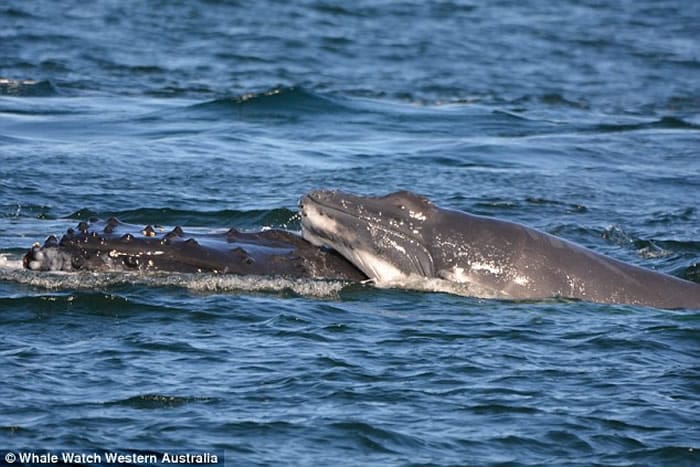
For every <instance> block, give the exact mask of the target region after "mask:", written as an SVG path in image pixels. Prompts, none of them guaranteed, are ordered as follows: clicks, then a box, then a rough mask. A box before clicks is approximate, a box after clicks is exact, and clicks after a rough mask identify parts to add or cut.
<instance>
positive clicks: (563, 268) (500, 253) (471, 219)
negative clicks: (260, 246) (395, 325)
mask: <svg viewBox="0 0 700 467" xmlns="http://www.w3.org/2000/svg"><path fill="white" fill-rule="evenodd" d="M300 209H301V214H302V236H303V237H304V238H305V239H306V240H308V241H310V242H311V243H313V244H315V245H318V246H322V245H323V246H328V247H331V248H333V249H335V250H336V251H338V252H339V253H340V254H341V255H343V256H344V257H345V258H347V259H348V260H349V261H350V262H352V263H353V264H355V265H356V266H357V267H358V268H359V269H360V270H362V271H363V272H364V273H365V274H366V275H367V276H368V277H369V278H371V279H373V280H374V281H375V282H376V283H377V284H378V285H382V284H385V285H387V286H396V285H399V286H401V285H402V284H406V283H409V284H411V283H415V279H416V278H418V279H420V278H430V279H442V280H446V281H448V282H451V283H457V284H460V285H463V286H464V287H466V289H467V290H468V292H469V295H473V296H477V297H485V298H502V299H519V300H522V299H546V298H555V297H559V298H571V299H579V300H585V301H591V302H600V303H619V304H634V305H645V306H653V307H657V308H699V309H700V284H697V283H694V282H690V281H686V280H683V279H679V278H677V277H673V276H670V275H667V274H662V273H658V272H654V271H651V270H648V269H644V268H641V267H637V266H633V265H631V264H627V263H624V262H622V261H618V260H615V259H612V258H608V257H606V256H603V255H601V254H598V253H595V252H593V251H591V250H589V249H586V248H583V247H581V246H578V245H576V244H574V243H571V242H569V241H566V240H563V239H560V238H558V237H555V236H553V235H549V234H547V233H544V232H540V231H538V230H535V229H532V228H529V227H526V226H524V225H520V224H517V223H513V222H507V221H503V220H498V219H493V218H489V217H483V216H475V215H471V214H467V213H465V212H461V211H455V210H450V209H441V208H439V207H437V206H435V205H434V204H433V203H431V202H430V201H428V200H427V199H426V198H423V197H421V196H419V195H416V194H414V193H411V192H397V193H393V194H390V195H387V196H382V197H370V196H357V195H352V194H349V193H343V192H339V191H326V190H319V191H314V192H312V193H309V194H308V195H306V196H304V197H303V198H302V199H301V201H300Z"/></svg>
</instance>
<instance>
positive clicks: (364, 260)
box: [340, 249, 408, 284]
mask: <svg viewBox="0 0 700 467" xmlns="http://www.w3.org/2000/svg"><path fill="white" fill-rule="evenodd" d="M343 250H344V251H341V252H340V253H341V254H342V255H343V256H345V257H346V258H352V259H351V260H350V262H351V263H353V264H355V265H356V266H357V267H358V268H359V269H360V270H361V271H362V272H364V273H365V274H367V276H368V277H370V278H371V279H374V280H375V282H376V283H377V284H382V283H387V282H396V281H402V280H405V279H406V278H407V277H408V276H407V275H406V274H404V273H403V272H401V270H400V269H399V268H397V267H396V266H394V265H393V264H391V263H389V262H388V261H385V260H383V259H381V258H380V257H378V256H377V255H374V254H372V253H370V252H368V251H365V250H352V251H350V250H347V249H343Z"/></svg>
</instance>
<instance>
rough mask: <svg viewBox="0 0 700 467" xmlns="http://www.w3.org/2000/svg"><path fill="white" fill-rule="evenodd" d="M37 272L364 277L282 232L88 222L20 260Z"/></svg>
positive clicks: (339, 259) (325, 251)
mask: <svg viewBox="0 0 700 467" xmlns="http://www.w3.org/2000/svg"><path fill="white" fill-rule="evenodd" d="M23 264H24V267H25V268H27V269H31V270H35V271H144V272H149V271H165V272H186V273H187V272H211V273H221V274H239V275H261V276H282V277H287V278H314V279H340V280H349V281H362V280H365V279H366V278H367V277H366V276H365V275H364V274H363V273H362V272H360V271H359V270H358V269H357V268H356V267H355V266H353V265H352V264H350V263H349V262H348V261H347V260H345V259H344V258H343V257H342V256H340V255H338V254H337V253H336V252H334V251H331V250H328V249H326V248H319V247H317V246H314V245H312V244H310V243H308V242H306V241H305V240H303V239H302V238H301V237H299V236H298V235H296V234H293V233H291V232H288V231H286V230H278V229H270V230H264V231H261V232H240V231H238V230H236V229H230V230H228V231H226V232H221V233H193V232H187V231H185V230H183V229H182V228H181V227H175V228H174V229H172V230H167V231H166V229H163V228H162V227H159V226H157V225H148V226H145V227H139V226H136V225H131V224H126V223H123V222H120V221H119V220H118V219H116V218H110V219H108V220H107V221H101V220H98V219H92V220H91V221H90V222H80V223H79V224H78V226H77V228H76V229H69V230H68V231H67V232H66V233H65V234H64V235H63V236H62V237H61V239H60V240H59V239H58V238H57V237H55V236H53V235H51V236H49V237H48V238H47V239H46V241H45V242H44V244H43V245H40V244H38V243H37V244H34V246H32V248H31V249H30V250H29V251H28V252H27V254H26V255H25V256H24V259H23Z"/></svg>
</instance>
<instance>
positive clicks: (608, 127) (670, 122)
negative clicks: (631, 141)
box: [582, 117, 700, 133]
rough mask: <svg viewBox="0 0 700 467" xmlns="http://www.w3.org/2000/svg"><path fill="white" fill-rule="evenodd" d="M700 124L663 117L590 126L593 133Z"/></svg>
mask: <svg viewBox="0 0 700 467" xmlns="http://www.w3.org/2000/svg"><path fill="white" fill-rule="evenodd" d="M698 129H700V125H697V124H694V123H691V122H688V121H686V120H684V119H682V118H679V117H662V118H660V119H658V120H653V121H648V122H640V123H620V124H614V123H613V124H606V123H603V124H599V125H594V126H593V127H591V128H590V130H589V131H590V132H592V133H619V132H628V131H642V130H698ZM582 131H583V132H585V131H586V130H582Z"/></svg>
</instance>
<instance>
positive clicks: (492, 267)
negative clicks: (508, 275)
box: [469, 262, 503, 276]
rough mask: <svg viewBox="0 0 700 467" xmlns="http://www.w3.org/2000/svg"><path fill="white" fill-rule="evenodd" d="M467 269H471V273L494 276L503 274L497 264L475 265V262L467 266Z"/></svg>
mask: <svg viewBox="0 0 700 467" xmlns="http://www.w3.org/2000/svg"><path fill="white" fill-rule="evenodd" d="M469 269H471V270H472V271H478V272H481V271H485V272H489V273H491V274H493V275H494V276H498V275H501V274H503V268H501V267H500V266H498V265H497V264H494V263H477V262H475V263H471V264H470V265H469Z"/></svg>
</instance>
